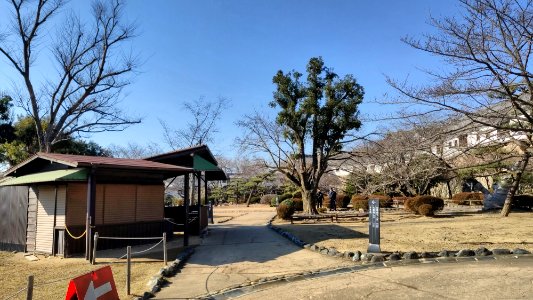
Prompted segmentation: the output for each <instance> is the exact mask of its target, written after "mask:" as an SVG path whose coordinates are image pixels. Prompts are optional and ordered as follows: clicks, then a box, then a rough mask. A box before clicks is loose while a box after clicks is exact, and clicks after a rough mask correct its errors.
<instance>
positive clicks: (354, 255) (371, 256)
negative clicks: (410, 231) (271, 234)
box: [267, 216, 531, 263]
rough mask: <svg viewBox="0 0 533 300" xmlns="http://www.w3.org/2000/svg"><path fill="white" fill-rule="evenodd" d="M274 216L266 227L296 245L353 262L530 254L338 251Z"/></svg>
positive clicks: (516, 251) (482, 249) (500, 251)
mask: <svg viewBox="0 0 533 300" xmlns="http://www.w3.org/2000/svg"><path fill="white" fill-rule="evenodd" d="M275 218H276V216H273V217H272V218H271V219H270V220H269V221H268V223H267V227H268V228H270V229H272V230H274V231H275V232H277V233H278V234H280V235H281V236H283V237H285V238H286V239H288V240H289V241H291V242H293V243H294V244H295V245H296V246H298V247H301V248H305V249H308V250H311V251H315V252H318V253H320V254H323V255H328V256H331V257H337V258H341V259H348V260H351V261H354V262H358V261H361V262H362V263H365V262H371V263H376V262H384V261H399V260H411V261H412V260H417V259H431V258H453V257H457V258H461V257H487V256H498V255H510V254H514V255H526V254H531V252H530V251H528V250H525V249H520V248H516V249H513V250H509V249H492V250H488V249H487V248H485V247H482V246H480V247H479V248H478V249H476V250H471V249H461V250H459V251H453V250H452V251H450V250H443V251H441V252H426V251H423V252H419V253H418V252H416V251H408V252H393V253H363V252H361V251H358V250H356V251H353V252H352V251H346V252H340V251H337V249H336V248H335V247H331V248H326V247H323V246H318V245H315V244H307V243H305V242H304V241H302V240H300V239H299V238H298V237H296V236H294V235H293V234H291V233H290V232H287V231H284V230H283V229H281V228H280V227H277V226H274V225H272V221H274V219H275Z"/></svg>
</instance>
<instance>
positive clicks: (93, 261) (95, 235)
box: [91, 232, 98, 265]
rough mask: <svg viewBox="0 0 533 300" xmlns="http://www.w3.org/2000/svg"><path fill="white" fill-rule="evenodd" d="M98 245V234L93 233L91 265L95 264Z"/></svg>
mask: <svg viewBox="0 0 533 300" xmlns="http://www.w3.org/2000/svg"><path fill="white" fill-rule="evenodd" d="M97 245H98V232H95V233H94V244H93V257H92V260H91V264H93V265H94V264H96V246H97Z"/></svg>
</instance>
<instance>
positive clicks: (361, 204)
mask: <svg viewBox="0 0 533 300" xmlns="http://www.w3.org/2000/svg"><path fill="white" fill-rule="evenodd" d="M352 207H353V209H355V210H360V209H362V210H368V200H355V201H352Z"/></svg>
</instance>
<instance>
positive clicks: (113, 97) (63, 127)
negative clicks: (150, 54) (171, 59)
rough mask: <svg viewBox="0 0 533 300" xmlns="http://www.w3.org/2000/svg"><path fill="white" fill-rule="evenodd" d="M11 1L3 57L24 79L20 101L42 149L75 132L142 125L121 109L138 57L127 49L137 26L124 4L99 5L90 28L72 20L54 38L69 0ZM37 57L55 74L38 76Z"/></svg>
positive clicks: (0, 47) (1, 39) (1, 37)
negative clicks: (126, 14)
mask: <svg viewBox="0 0 533 300" xmlns="http://www.w3.org/2000/svg"><path fill="white" fill-rule="evenodd" d="M9 2H10V4H11V10H12V16H13V20H12V24H11V25H12V26H11V30H10V31H6V32H4V33H0V53H1V54H2V56H3V57H4V58H5V59H6V60H7V62H8V64H9V65H11V66H12V67H13V68H14V69H15V71H16V72H17V73H18V74H19V75H20V78H21V80H22V82H23V84H22V85H23V88H21V91H22V92H20V93H19V95H18V100H19V104H20V105H21V106H22V107H23V108H24V109H25V110H26V112H27V113H28V115H30V116H31V117H32V118H33V120H34V123H35V126H36V128H37V135H38V140H39V148H40V151H46V152H49V151H51V146H52V145H53V144H55V143H57V142H58V141H61V140H62V139H64V138H66V137H69V136H71V135H73V134H83V133H94V132H102V131H119V130H123V129H124V128H125V127H127V126H128V125H130V124H135V123H139V122H140V120H139V119H132V118H129V117H127V116H125V115H124V114H123V113H122V111H121V110H120V109H119V108H118V102H119V94H120V91H121V90H122V88H123V87H125V86H126V85H128V84H129V81H128V76H129V75H131V74H132V72H133V71H134V70H135V59H134V58H132V57H131V56H129V55H127V54H126V53H124V52H122V51H121V50H122V47H123V46H124V45H125V44H127V43H128V42H129V40H130V39H132V37H133V36H134V32H135V27H134V26H133V25H131V24H125V23H124V22H123V21H122V4H121V3H120V2H119V1H96V2H94V3H93V5H92V16H93V22H92V23H91V25H90V26H87V25H86V22H84V21H82V20H80V19H79V18H78V17H77V16H75V15H69V16H68V17H67V18H66V22H65V23H64V24H63V26H60V27H59V28H58V30H57V31H56V33H55V35H53V36H51V35H49V32H50V31H51V30H50V27H51V26H52V25H56V24H57V23H54V21H53V19H54V16H56V15H57V14H58V13H59V11H60V10H61V8H62V7H64V4H65V1H62V0H38V1H26V0H11V1H9ZM48 41H50V42H48ZM37 55H42V56H46V55H48V56H47V57H49V58H50V60H53V62H54V63H55V65H56V68H55V69H56V73H57V74H56V76H52V74H47V76H46V79H45V80H42V81H39V80H37V79H36V76H35V75H34V74H35V73H36V69H35V65H36V63H35V62H36V61H37V59H38V56H37ZM42 56H41V57H42ZM44 124H46V126H44Z"/></svg>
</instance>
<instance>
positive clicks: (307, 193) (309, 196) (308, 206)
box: [302, 190, 318, 215]
mask: <svg viewBox="0 0 533 300" xmlns="http://www.w3.org/2000/svg"><path fill="white" fill-rule="evenodd" d="M302 201H303V203H304V213H306V214H310V215H317V214H318V211H317V210H316V203H315V202H316V201H315V197H314V195H313V191H312V190H302Z"/></svg>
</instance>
